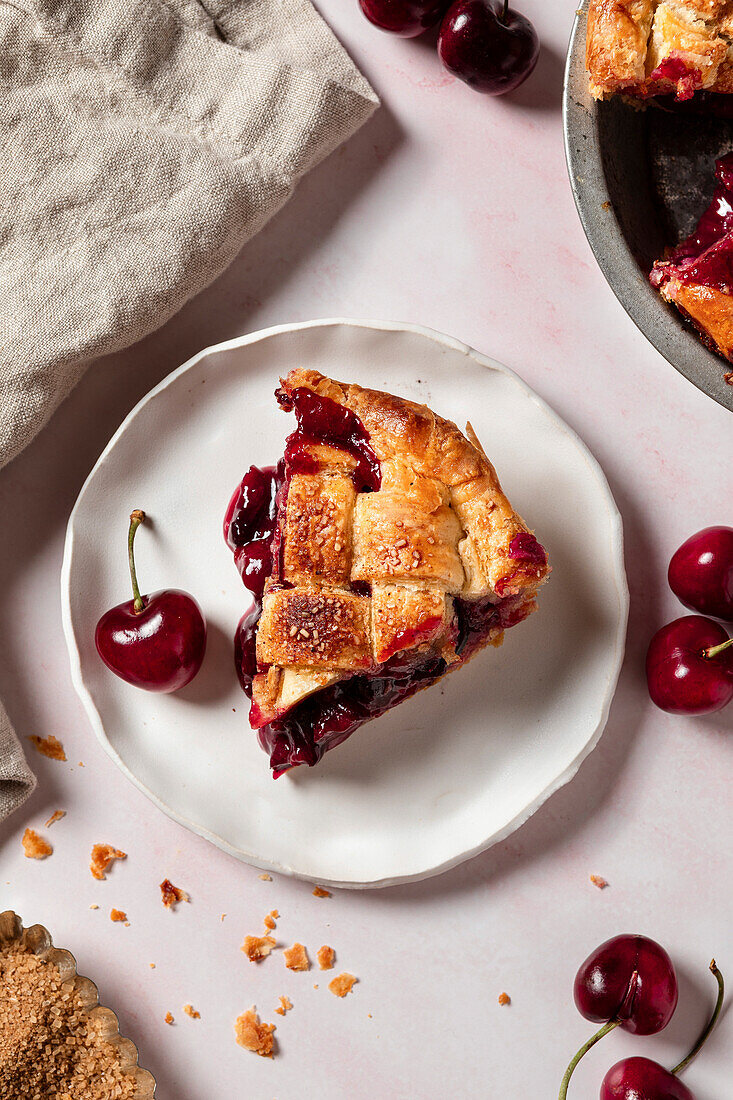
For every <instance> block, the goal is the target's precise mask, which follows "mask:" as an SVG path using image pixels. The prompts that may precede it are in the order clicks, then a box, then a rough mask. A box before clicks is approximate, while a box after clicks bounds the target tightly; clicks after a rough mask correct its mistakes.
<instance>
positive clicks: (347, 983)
mask: <svg viewBox="0 0 733 1100" xmlns="http://www.w3.org/2000/svg"><path fill="white" fill-rule="evenodd" d="M358 980H359V979H358V978H355V977H354V975H353V974H347V973H346V971H344V973H343V974H338V975H337V976H336V977H335V978H334V979H333V981H332V982H329V983H328V988H329V989H330V990H331V992H332V993H333V994H335V995H336V996H337V997H345V996H346V994H347V993H351V990H352V989H353V988H354V986H355V985H356V983H357V982H358Z"/></svg>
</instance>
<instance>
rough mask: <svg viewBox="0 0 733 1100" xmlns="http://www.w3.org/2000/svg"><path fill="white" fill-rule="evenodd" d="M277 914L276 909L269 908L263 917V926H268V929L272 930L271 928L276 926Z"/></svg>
mask: <svg viewBox="0 0 733 1100" xmlns="http://www.w3.org/2000/svg"><path fill="white" fill-rule="evenodd" d="M279 916H280V914H279V913H278V911H277V909H271V910H270V912H269V913H268V914H267V916H266V917H265V928H268V929H269V930H270V931H272V930H273V928H275V927H276V925H275V921H276V919H277V918H278V917H279Z"/></svg>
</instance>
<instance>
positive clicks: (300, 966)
mask: <svg viewBox="0 0 733 1100" xmlns="http://www.w3.org/2000/svg"><path fill="white" fill-rule="evenodd" d="M283 956H284V957H285V965H286V966H287V968H288V970H310V968H311V964H310V959H309V958H308V952H307V951H306V949H305V947H304V946H303V944H302V943H294V944H293V946H292V947H287V948H286V949H285V950H284V951H283Z"/></svg>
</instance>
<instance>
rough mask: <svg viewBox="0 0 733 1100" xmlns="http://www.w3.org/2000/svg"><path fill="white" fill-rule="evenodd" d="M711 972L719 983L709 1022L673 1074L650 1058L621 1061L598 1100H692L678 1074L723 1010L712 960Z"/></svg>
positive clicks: (718, 975) (717, 973) (721, 989)
mask: <svg viewBox="0 0 733 1100" xmlns="http://www.w3.org/2000/svg"><path fill="white" fill-rule="evenodd" d="M710 970H711V972H712V974H713V976H714V978H715V980H716V981H717V983H718V997H717V1000H716V1002H715V1008H714V1009H713V1014H712V1016H711V1017H710V1020H709V1021H708V1023H707V1024H706V1025H705V1027H704V1028H703V1030H702V1033H701V1034H700V1036H699V1038H698V1040H697V1042H696V1043H695V1045H694V1046H693V1048H692V1050H691V1051H690V1053H689V1054H688V1055H687V1057H686V1058H683V1059H682V1061H681V1062H680V1063H679V1064H678V1065H676V1066H675V1067H674V1069H672V1070H668V1069H665V1068H664V1066H660V1065H659V1063H658V1062H652V1060H651V1059H650V1058H639V1057H636V1058H622V1060H621V1061H620V1062H617V1063H616V1065H615V1066H611V1068H610V1069H609V1071H608V1073H607V1074H606V1076H605V1077H604V1078H603V1083H602V1084H601V1097H600V1100H695V1097H694V1095H693V1093H692V1092H690V1090H689V1089H688V1087H687V1085H683V1083H682V1082H681V1081H680V1079H679V1077H678V1076H677V1074H678V1073H681V1072H682V1070H683V1069H684V1068H685V1067H686V1066H687V1065H689V1063H690V1062H691V1061H692V1059H693V1058H694V1057H695V1055H696V1054H697V1053H698V1051H699V1050H700V1049H701V1047H702V1046H703V1045H704V1043H705V1041H706V1040H707V1038H708V1036H709V1035H710V1033H711V1032H712V1030H713V1028H714V1027H715V1023H716V1021H717V1019H718V1016H719V1015H720V1010H721V1008H722V1007H723V997H724V993H725V986H724V983H723V975H722V974H721V973H720V971H719V970H718V967H717V966H716V964H715V959H713V961H712V962H711V963H710Z"/></svg>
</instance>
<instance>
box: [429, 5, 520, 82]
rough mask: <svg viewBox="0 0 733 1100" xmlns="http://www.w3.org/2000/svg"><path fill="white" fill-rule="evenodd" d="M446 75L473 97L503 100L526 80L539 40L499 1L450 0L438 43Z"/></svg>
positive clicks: (514, 13) (516, 14) (518, 15)
mask: <svg viewBox="0 0 733 1100" xmlns="http://www.w3.org/2000/svg"><path fill="white" fill-rule="evenodd" d="M438 53H439V55H440V60H441V61H442V62H443V64H444V65H445V67H446V69H447V70H448V72H450V73H453V75H454V76H457V77H458V78H459V79H460V80H463V81H465V83H466V84H468V85H470V87H471V88H474V89H475V90H476V91H477V92H485V93H486V94H487V95H504V93H505V92H511V91H512V90H513V89H514V88H518V87H519V85H520V84H521V83H522V82H523V81H525V80H526V79H527V77H528V76H529V74H530V73H531V72H532V70H533V69H534V67H535V65H536V64H537V58H538V57H539V54H540V40H539V38H538V37H537V31H536V30H535V29H534V27H533V26H532V24H531V23H530V21H529V19H526V18H525V17H524V16H523V15H520V14H519V12H516V11H513V10H512V9H511V8H509V9H508V10H507V13H506V17H504V5H503V4H502V3H501V0H455V2H454V3H453V4H451V6H450V8H449V9H448V11H447V13H446V15H445V18H444V19H443V22H442V24H441V27H440V37H439V38H438Z"/></svg>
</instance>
